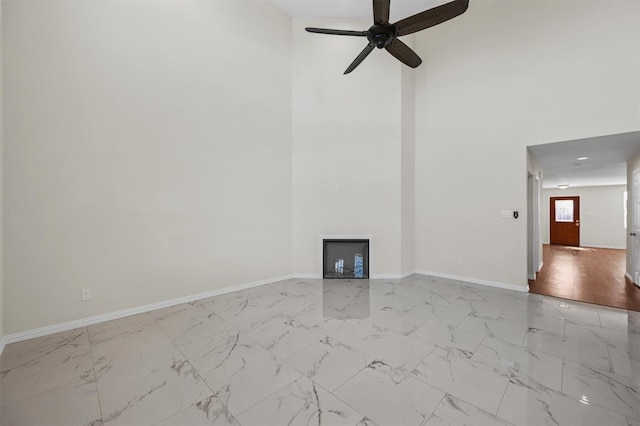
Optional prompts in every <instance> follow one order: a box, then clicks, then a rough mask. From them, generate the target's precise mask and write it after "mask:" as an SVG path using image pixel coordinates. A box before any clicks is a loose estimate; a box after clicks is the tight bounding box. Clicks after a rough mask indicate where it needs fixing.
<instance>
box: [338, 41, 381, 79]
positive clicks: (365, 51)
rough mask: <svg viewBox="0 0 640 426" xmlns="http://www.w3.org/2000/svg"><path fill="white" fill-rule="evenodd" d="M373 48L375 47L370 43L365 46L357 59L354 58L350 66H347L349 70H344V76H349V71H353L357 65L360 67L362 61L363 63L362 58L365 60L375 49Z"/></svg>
mask: <svg viewBox="0 0 640 426" xmlns="http://www.w3.org/2000/svg"><path fill="white" fill-rule="evenodd" d="M375 48H376V46H375V45H374V44H371V43H369V44H367V47H365V48H364V49H363V50H362V52H360V54H359V55H358V57H357V58H355V59H354V60H353V62H351V65H349V68H347V69H346V70H345V72H344V73H345V74H349V73H350V72H351V71H353V70H355V69H356V67H357V66H358V65H360V63H361V62H362V61H364V58H366V57H367V56H369V53H371V51H372V50H373V49H375Z"/></svg>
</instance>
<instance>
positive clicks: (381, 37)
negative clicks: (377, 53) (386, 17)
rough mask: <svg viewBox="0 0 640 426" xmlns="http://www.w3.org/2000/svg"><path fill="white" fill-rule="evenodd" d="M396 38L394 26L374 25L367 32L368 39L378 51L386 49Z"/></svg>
mask: <svg viewBox="0 0 640 426" xmlns="http://www.w3.org/2000/svg"><path fill="white" fill-rule="evenodd" d="M395 36H396V29H395V27H394V26H393V25H379V24H376V25H373V26H372V27H371V28H369V31H367V39H368V40H369V42H370V43H373V44H374V45H375V46H376V47H377V48H378V49H383V48H384V47H386V46H387V45H388V44H389V43H390V42H391V40H393V39H394V37H395Z"/></svg>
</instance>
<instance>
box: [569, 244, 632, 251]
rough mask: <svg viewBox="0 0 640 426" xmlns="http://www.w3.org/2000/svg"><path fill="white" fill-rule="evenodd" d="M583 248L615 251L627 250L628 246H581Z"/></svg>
mask: <svg viewBox="0 0 640 426" xmlns="http://www.w3.org/2000/svg"><path fill="white" fill-rule="evenodd" d="M580 247H581V248H602V249H614V250H626V249H627V247H626V246H622V247H621V246H600V245H595V246H594V245H584V246H583V245H580Z"/></svg>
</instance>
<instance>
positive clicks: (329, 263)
mask: <svg viewBox="0 0 640 426" xmlns="http://www.w3.org/2000/svg"><path fill="white" fill-rule="evenodd" d="M322 258H323V271H322V276H323V278H357V279H360V278H362V279H366V278H369V240H323V257H322Z"/></svg>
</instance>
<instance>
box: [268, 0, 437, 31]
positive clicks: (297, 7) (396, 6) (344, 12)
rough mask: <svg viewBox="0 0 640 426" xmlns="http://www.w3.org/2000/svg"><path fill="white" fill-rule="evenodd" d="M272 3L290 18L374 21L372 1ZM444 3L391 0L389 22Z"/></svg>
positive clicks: (280, 0) (283, 0)
mask: <svg viewBox="0 0 640 426" xmlns="http://www.w3.org/2000/svg"><path fill="white" fill-rule="evenodd" d="M271 2H272V3H274V4H275V5H276V6H278V7H279V8H280V9H282V10H283V11H284V12H285V13H286V14H288V15H289V16H293V17H296V18H368V19H371V20H372V21H373V1H372V0H271ZM444 3H448V1H447V0H391V6H390V17H389V21H390V22H396V21H399V20H400V19H403V18H406V17H408V16H411V15H414V14H416V13H419V12H422V11H423V10H427V9H431V8H433V7H436V6H439V5H441V4H444ZM372 23H373V22H372ZM363 29H366V28H363Z"/></svg>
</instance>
